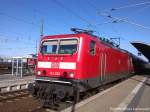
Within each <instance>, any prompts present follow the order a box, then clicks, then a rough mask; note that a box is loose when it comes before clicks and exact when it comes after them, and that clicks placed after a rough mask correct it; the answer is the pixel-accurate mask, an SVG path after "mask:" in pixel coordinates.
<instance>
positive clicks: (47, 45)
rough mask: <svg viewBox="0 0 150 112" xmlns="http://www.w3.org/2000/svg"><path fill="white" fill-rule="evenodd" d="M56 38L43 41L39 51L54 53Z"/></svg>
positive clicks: (56, 43)
mask: <svg viewBox="0 0 150 112" xmlns="http://www.w3.org/2000/svg"><path fill="white" fill-rule="evenodd" d="M57 45H58V40H49V41H45V42H43V44H42V47H41V53H43V54H56V51H57Z"/></svg>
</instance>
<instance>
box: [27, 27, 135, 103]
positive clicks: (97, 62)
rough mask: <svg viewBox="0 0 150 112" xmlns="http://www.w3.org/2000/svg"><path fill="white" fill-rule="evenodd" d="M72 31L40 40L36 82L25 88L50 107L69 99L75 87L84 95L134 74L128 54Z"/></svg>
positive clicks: (103, 41)
mask: <svg viewBox="0 0 150 112" xmlns="http://www.w3.org/2000/svg"><path fill="white" fill-rule="evenodd" d="M72 30H73V31H75V34H67V35H54V36H45V37H43V38H42V39H41V43H40V50H39V53H38V59H37V68H36V79H35V83H34V84H30V85H29V87H28V89H29V91H30V92H32V94H33V95H34V96H37V97H38V98H41V99H44V100H45V102H46V101H47V102H49V104H52V102H51V100H52V99H53V101H54V100H61V99H64V98H66V97H70V96H72V95H73V92H74V90H73V89H74V87H75V88H77V90H78V92H85V91H87V90H90V89H92V88H96V87H98V86H100V85H102V84H106V83H108V82H112V81H114V80H118V79H120V78H123V77H127V76H128V75H130V74H131V73H132V72H133V65H132V59H131V57H130V55H129V54H128V52H127V51H125V50H121V49H120V48H118V47H116V46H115V45H114V44H113V43H112V42H110V41H108V40H104V39H102V38H99V37H97V36H94V35H92V32H91V31H87V30H80V29H72Z"/></svg>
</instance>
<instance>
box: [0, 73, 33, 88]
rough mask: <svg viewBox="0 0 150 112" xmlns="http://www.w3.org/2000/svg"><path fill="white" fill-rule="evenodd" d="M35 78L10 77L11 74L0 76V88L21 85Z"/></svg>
mask: <svg viewBox="0 0 150 112" xmlns="http://www.w3.org/2000/svg"><path fill="white" fill-rule="evenodd" d="M34 77H35V76H23V77H22V78H21V77H19V76H12V75H11V74H3V75H0V87H5V86H10V85H16V84H23V83H27V82H32V81H33V80H34Z"/></svg>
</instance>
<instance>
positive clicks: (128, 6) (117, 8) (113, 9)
mask: <svg viewBox="0 0 150 112" xmlns="http://www.w3.org/2000/svg"><path fill="white" fill-rule="evenodd" d="M145 4H150V2H142V3H136V4H131V5H125V6H122V7H116V8H111V9H110V11H115V10H119V9H125V8H131V7H136V6H140V5H145Z"/></svg>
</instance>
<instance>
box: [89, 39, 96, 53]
mask: <svg viewBox="0 0 150 112" xmlns="http://www.w3.org/2000/svg"><path fill="white" fill-rule="evenodd" d="M95 53H96V42H95V41H91V42H90V54H91V55H95Z"/></svg>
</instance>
